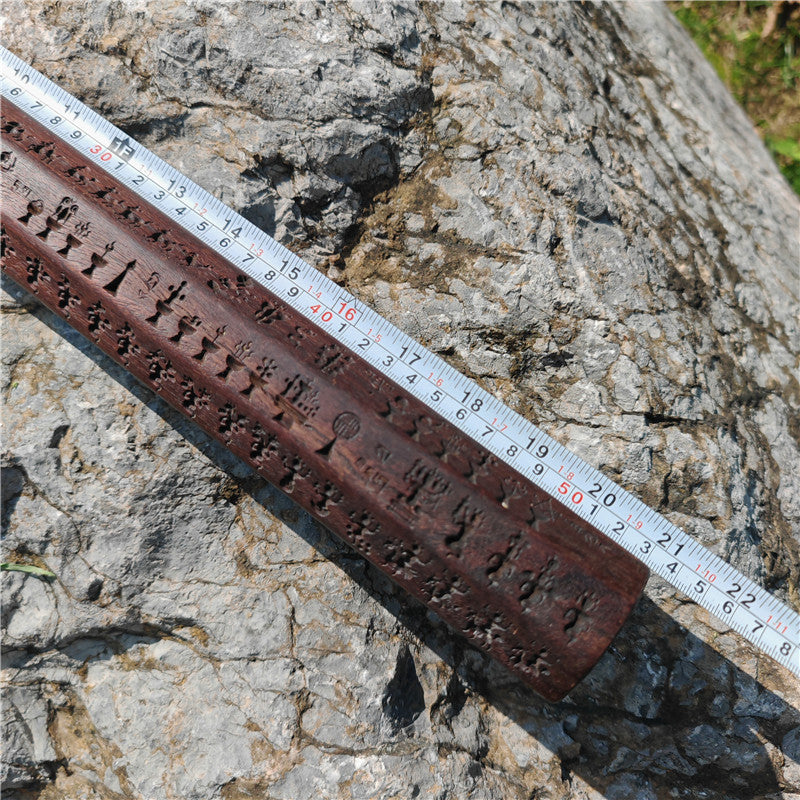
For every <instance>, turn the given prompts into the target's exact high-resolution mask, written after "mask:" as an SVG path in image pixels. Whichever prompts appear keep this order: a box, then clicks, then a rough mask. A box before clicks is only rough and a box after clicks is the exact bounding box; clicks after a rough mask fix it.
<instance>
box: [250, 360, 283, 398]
mask: <svg viewBox="0 0 800 800" xmlns="http://www.w3.org/2000/svg"><path fill="white" fill-rule="evenodd" d="M277 366H278V362H277V361H275V359H274V358H265V359H263V360H262V362H261V364H260V365H259V366H258V367H256V369H255V372H250V373H248V377H249V378H250V385H249V386H248V387H247V388H246V389H242V390H241V394H243V395H245V397H249V396H250V395H251V394H252V392H253V389H261V391H262V392H266V390H267V389H266V386H267V381H268V380H269V379H270V378H271V377H272V376H273V374H274V373H275V369H276V368H277Z"/></svg>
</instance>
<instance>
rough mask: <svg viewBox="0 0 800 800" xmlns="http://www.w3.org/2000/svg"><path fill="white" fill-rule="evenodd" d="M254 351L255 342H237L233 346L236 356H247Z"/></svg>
mask: <svg viewBox="0 0 800 800" xmlns="http://www.w3.org/2000/svg"><path fill="white" fill-rule="evenodd" d="M252 351H253V343H252V342H251V341H250V342H237V343H236V347H234V348H233V354H234V355H235V356H236V358H247V356H249V355H250V353H251V352H252Z"/></svg>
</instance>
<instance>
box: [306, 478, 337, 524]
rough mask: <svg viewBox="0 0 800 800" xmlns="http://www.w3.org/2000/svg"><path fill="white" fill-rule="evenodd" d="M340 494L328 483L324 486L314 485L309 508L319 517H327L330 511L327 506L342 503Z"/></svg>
mask: <svg viewBox="0 0 800 800" xmlns="http://www.w3.org/2000/svg"><path fill="white" fill-rule="evenodd" d="M342 499H343V497H342V493H341V492H340V491H339V489H337V488H336V486H335V485H334V484H332V483H331V482H330V481H325V483H324V484H319V483H315V484H314V496H313V497H312V499H311V507H312V508H313V509H314V511H316V513H317V514H318V515H319V516H320V517H327V516H328V515H329V514H330V513H331V510H330V508H328V506H329V505H334V506H335V505H336V504H337V503H341V502H342Z"/></svg>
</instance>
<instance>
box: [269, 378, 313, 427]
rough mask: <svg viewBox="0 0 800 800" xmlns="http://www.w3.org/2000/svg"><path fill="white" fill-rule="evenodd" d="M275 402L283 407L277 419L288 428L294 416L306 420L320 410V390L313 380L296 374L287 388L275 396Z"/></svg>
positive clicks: (299, 419)
mask: <svg viewBox="0 0 800 800" xmlns="http://www.w3.org/2000/svg"><path fill="white" fill-rule="evenodd" d="M275 403H276V405H277V406H278V407H279V408H281V409H282V411H281V412H280V413H279V414H278V415H276V417H275V419H276V420H277V421H278V422H280V423H281V424H282V425H285V426H286V427H287V428H288V427H291V424H292V419H291V418H292V417H294V418H295V419H297V420H298V421H299V422H305V421H306V420H307V419H310V418H312V417H314V416H315V415H316V413H317V411H319V392H318V391H317V389H316V388H315V387H314V385H313V384H312V383H311V381H309V380H307V379H305V378H303V377H302V376H300V375H295V376H294V377H293V378H291V379H290V380H288V381H287V382H286V388H285V389H284V390H283V391H282V392H281V393H280V394H279V395H276V396H275ZM285 412H286V413H288V414H289V418H287V416H286V413H285Z"/></svg>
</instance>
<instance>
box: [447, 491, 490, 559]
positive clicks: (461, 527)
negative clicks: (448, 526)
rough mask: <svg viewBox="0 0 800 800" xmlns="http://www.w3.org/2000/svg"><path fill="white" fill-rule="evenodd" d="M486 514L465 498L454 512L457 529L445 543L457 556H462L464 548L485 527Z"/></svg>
mask: <svg viewBox="0 0 800 800" xmlns="http://www.w3.org/2000/svg"><path fill="white" fill-rule="evenodd" d="M484 516H485V515H484V512H483V511H482V510H481V509H480V508H479V507H478V506H477V505H475V504H473V503H471V502H470V500H469V499H468V498H464V499H463V500H462V501H461V502H460V503H459V504H458V507H457V508H456V509H455V511H453V515H452V517H451V519H452V521H453V524H454V525H455V526H456V529H455V531H454V532H453V533H451V534H448V535H447V536H445V538H444V543H445V544H446V545H447V546H448V547H449V548H450V549H451V550H452V551H453V552H455V553H456V554H458V555H460V554H461V553H462V552H463V550H464V546H465V545H466V544H467V543H468V542H469V540H470V539H471V538H472V537H473V536H474V535H475V534H476V533H477V532H478V531H479V530H480V528H481V526H482V525H483V519H484Z"/></svg>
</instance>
